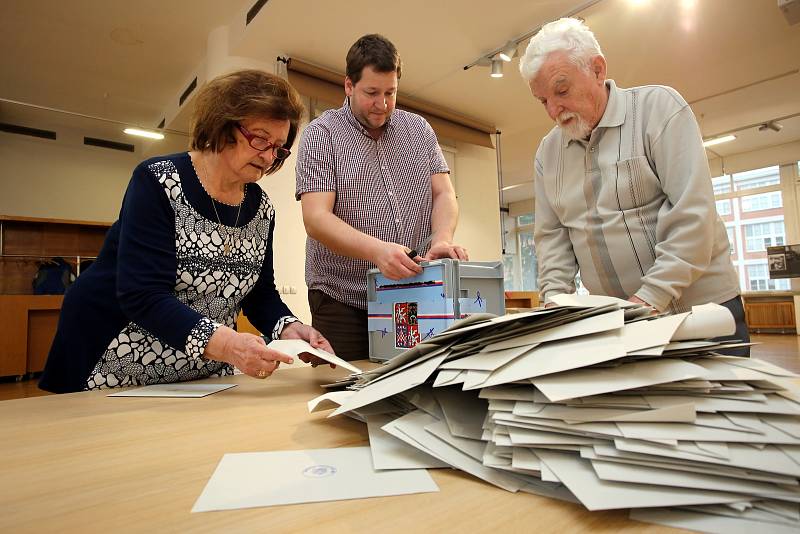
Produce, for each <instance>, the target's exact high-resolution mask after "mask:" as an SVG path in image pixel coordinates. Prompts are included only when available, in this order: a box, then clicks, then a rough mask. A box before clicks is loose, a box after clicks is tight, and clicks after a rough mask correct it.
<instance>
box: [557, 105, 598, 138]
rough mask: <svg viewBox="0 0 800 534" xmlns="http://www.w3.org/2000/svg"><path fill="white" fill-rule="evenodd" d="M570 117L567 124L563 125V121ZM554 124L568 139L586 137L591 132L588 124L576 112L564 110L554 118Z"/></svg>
mask: <svg viewBox="0 0 800 534" xmlns="http://www.w3.org/2000/svg"><path fill="white" fill-rule="evenodd" d="M569 119H572V120H571V121H570V122H569V124H567V125H564V122H565V121H567V120H569ZM556 124H558V127H559V128H561V131H563V132H564V135H566V136H567V137H569V138H570V139H586V138H588V137H589V135H590V134H591V133H592V129H591V127H590V126H589V124H588V123H587V122H586V121H585V120H584V119H583V117H581V116H580V115H578V114H577V113H573V112H571V111H565V112H563V113H562V114H561V115H559V116H558V117H557V118H556Z"/></svg>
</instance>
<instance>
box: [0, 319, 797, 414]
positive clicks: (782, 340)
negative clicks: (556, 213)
mask: <svg viewBox="0 0 800 534" xmlns="http://www.w3.org/2000/svg"><path fill="white" fill-rule="evenodd" d="M751 341H753V342H755V343H759V344H758V345H755V346H754V347H752V349H751V355H752V357H753V358H759V359H762V360H765V361H768V362H770V363H774V364H775V365H777V366H779V367H783V368H784V369H788V370H789V371H794V372H796V373H800V336H796V335H794V334H753V335H752V339H751ZM37 381H38V377H33V378H27V379H23V380H19V381H18V380H16V379H15V378H13V377H9V378H0V401H3V400H9V399H23V398H26V397H38V396H40V395H50V393H48V392H46V391H42V390H41V389H39V388H38V387H36V383H37Z"/></svg>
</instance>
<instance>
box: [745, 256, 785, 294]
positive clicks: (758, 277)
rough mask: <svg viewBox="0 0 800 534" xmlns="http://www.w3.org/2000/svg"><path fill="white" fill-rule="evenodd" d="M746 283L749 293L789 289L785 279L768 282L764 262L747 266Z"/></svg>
mask: <svg viewBox="0 0 800 534" xmlns="http://www.w3.org/2000/svg"><path fill="white" fill-rule="evenodd" d="M747 283H748V286H749V289H750V291H775V290H788V289H789V288H790V284H789V280H787V279H785V278H783V279H779V280H770V278H769V270H768V269H767V263H766V262H763V263H755V264H751V265H748V266H747Z"/></svg>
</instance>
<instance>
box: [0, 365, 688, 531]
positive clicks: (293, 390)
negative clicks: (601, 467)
mask: <svg viewBox="0 0 800 534" xmlns="http://www.w3.org/2000/svg"><path fill="white" fill-rule="evenodd" d="M357 365H360V366H362V367H366V366H368V365H369V364H365V363H362V362H357ZM342 373H343V371H341V370H332V369H329V368H324V369H323V368H317V369H312V368H310V367H304V368H301V369H281V370H280V371H279V372H277V373H275V375H274V376H273V377H271V378H269V379H267V380H264V381H259V380H256V379H253V378H249V377H246V376H234V377H226V378H225V379H215V380H209V381H211V382H228V383H236V384H238V386H237V387H235V388H231V389H229V390H226V391H223V392H221V393H217V394H215V395H211V396H208V397H205V398H202V399H174V398H130V397H129V398H109V397H106V395H107V393H108V391H97V392H84V393H73V394H68V395H52V396H46V397H37V398H29V399H19V400H8V401H2V402H0V532H9V533H11V532H14V533H21V532H37V533H39V532H80V533H85V532H148V533H151V532H226V533H228V532H248V533H251V532H314V531H317V532H379V533H382V532H407V533H409V534H410V533H416V532H459V533H467V532H469V533H471V532H492V533H494V534H499V533H508V532H534V531H536V532H559V533H567V532H569V533H573V532H589V531H591V532H612V531H613V532H619V531H629V532H634V531H636V532H667V531H673V532H674V530H673V529H668V528H665V527H660V526H655V525H648V524H644V523H637V522H634V521H630V520H629V519H628V518H627V512H626V511H613V512H591V513H590V512H588V511H586V510H585V509H584V508H583V507H582V506H578V505H574V504H569V503H563V502H560V501H555V500H550V499H546V498H544V497H538V496H536V495H530V494H523V493H520V494H512V493H508V492H506V491H504V490H501V489H499V488H496V487H494V486H492V485H490V484H487V483H485V482H483V481H480V480H477V479H475V478H473V477H471V476H469V475H467V474H465V473H462V472H459V471H456V470H450V469H436V470H431V474H432V476H433V478H434V480H435V481H436V483H437V484H438V485H439V488H440V491H439V492H438V493H424V494H418V495H404V496H397V497H380V498H373V499H359V500H349V501H338V502H326V503H311V504H301V505H286V506H277V507H266V508H254V509H247V510H234V511H223V512H208V513H196V514H193V513H190V510H191V508H192V505H193V504H194V502H195V500H196V499H197V497H198V496H199V495H200V493H201V491H202V490H203V488H204V487H205V484H206V482H207V481H208V479H209V478H210V476H211V474H212V473H213V471H214V469H215V467H216V465H217V463H218V462H219V460H220V459H221V458H222V456H223V454H225V453H233V452H252V451H272V450H291V449H316V448H328V447H352V446H364V445H367V444H368V439H367V431H366V426H365V425H363V424H361V423H358V422H356V421H354V420H352V419H350V418H348V417H336V418H332V419H327V418H326V416H327V415H328V413H329V412H322V413H314V414H309V413H308V411H307V407H306V402H307V401H308V400H310V399H312V398H314V397H315V396H317V395H318V394H320V393H321V392H322V390H321V389H320V387H319V385H320V384H322V383H326V382H330V381H332V380H333V379H335V378H337V377H340V376H342ZM264 483H265V484H270V483H278V482H273V481H270V480H265V481H264Z"/></svg>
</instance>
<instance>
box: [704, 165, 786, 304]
mask: <svg viewBox="0 0 800 534" xmlns="http://www.w3.org/2000/svg"><path fill="white" fill-rule="evenodd" d="M711 183H712V186H713V188H714V195H715V197H716V199H715V203H716V207H717V213H719V216H720V218H721V219H722V220H723V221H724V222H725V227H726V228H725V229H726V230H727V232H728V241H730V245H731V256H732V260H733V265H734V267H735V268H736V270H737V273H738V275H739V283H740V286H741V289H742V291H769V290H782V289H789V288H790V282H789V281H788V280H770V279H769V270H768V268H767V252H766V250H767V248H766V247H769V246H773V245H783V244H785V243H786V228H785V221H784V210H783V204H784V203H783V197H782V193H781V178H780V167H779V166H777V165H774V166H771V167H765V168H762V169H754V170H751V171H746V172H740V173H733V174H729V175H728V174H726V175H723V176H717V177H716V178H712V179H711Z"/></svg>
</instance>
